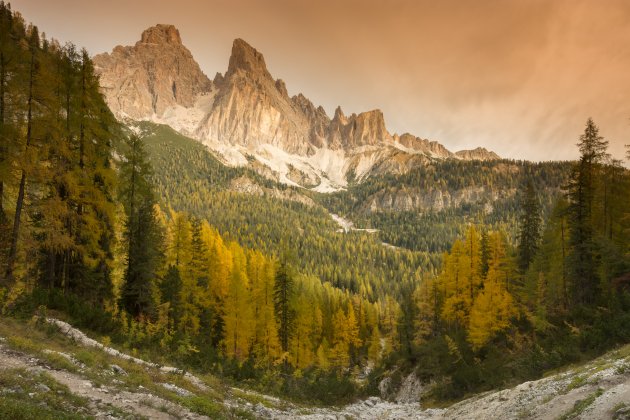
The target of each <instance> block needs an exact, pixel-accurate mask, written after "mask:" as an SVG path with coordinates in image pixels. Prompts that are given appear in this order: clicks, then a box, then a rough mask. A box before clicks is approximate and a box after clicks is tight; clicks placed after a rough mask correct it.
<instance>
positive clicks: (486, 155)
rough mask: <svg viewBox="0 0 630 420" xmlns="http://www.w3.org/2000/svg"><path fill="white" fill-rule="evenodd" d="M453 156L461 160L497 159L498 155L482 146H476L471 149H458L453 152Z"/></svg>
mask: <svg viewBox="0 0 630 420" xmlns="http://www.w3.org/2000/svg"><path fill="white" fill-rule="evenodd" d="M455 156H456V157H458V158H459V159H462V160H498V159H501V158H500V157H499V155H497V154H496V153H494V152H491V151H489V150H487V149H485V148H483V147H477V148H476V149H472V150H460V151H459V152H455Z"/></svg>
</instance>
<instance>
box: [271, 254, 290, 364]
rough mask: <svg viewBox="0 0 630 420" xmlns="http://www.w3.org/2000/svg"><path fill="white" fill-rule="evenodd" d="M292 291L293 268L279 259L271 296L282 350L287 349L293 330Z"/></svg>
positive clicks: (285, 350)
mask: <svg viewBox="0 0 630 420" xmlns="http://www.w3.org/2000/svg"><path fill="white" fill-rule="evenodd" d="M294 292H295V281H294V279H293V269H292V267H291V266H290V265H289V264H288V263H287V262H286V261H281V262H280V266H279V267H278V271H277V272H276V282H275V285H274V290H273V297H274V309H275V314H276V320H277V322H278V338H279V340H280V346H281V347H282V351H283V352H287V351H289V342H290V341H291V337H292V336H293V331H294V325H295V322H294V321H295V311H294V310H293V308H292V307H291V300H292V298H293V294H294Z"/></svg>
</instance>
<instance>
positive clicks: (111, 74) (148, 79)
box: [94, 25, 212, 120]
mask: <svg viewBox="0 0 630 420" xmlns="http://www.w3.org/2000/svg"><path fill="white" fill-rule="evenodd" d="M94 66H95V68H96V71H97V72H98V73H99V74H100V77H101V86H102V89H103V91H104V93H105V98H106V100H107V104H108V105H109V107H110V108H111V110H112V111H113V112H114V114H115V115H117V116H126V117H130V118H133V119H139V120H141V119H147V118H150V117H151V116H153V115H158V116H161V115H162V114H163V113H164V112H165V111H166V110H167V109H168V108H170V107H173V106H175V105H180V106H182V107H185V108H189V107H192V106H193V105H194V104H195V101H196V100H197V98H198V96H200V95H203V94H206V93H208V92H209V91H210V90H211V88H212V82H211V81H210V79H208V77H207V76H206V75H205V74H204V73H203V72H202V71H201V69H200V68H199V64H197V62H196V61H195V60H194V58H193V56H192V54H191V53H190V51H189V50H188V49H187V48H186V47H185V46H184V45H183V44H182V40H181V37H180V35H179V31H178V30H177V28H175V27H174V26H172V25H157V26H154V27H152V28H149V29H147V30H145V31H144V32H143V33H142V36H141V38H140V41H138V42H137V43H136V45H134V46H133V47H121V46H117V47H116V48H114V50H113V51H112V52H111V53H110V54H107V53H105V54H100V55H97V56H96V57H94Z"/></svg>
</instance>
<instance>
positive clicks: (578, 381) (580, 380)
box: [564, 375, 586, 394]
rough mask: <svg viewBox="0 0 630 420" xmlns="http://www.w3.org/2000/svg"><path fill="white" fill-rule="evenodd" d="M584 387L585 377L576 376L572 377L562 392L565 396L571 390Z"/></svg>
mask: <svg viewBox="0 0 630 420" xmlns="http://www.w3.org/2000/svg"><path fill="white" fill-rule="evenodd" d="M584 385H586V376H582V375H577V376H575V377H573V379H572V380H571V382H570V383H569V384H568V385H567V387H566V388H565V390H564V393H565V394H566V393H567V392H569V391H571V390H572V389H576V388H580V387H582V386H584Z"/></svg>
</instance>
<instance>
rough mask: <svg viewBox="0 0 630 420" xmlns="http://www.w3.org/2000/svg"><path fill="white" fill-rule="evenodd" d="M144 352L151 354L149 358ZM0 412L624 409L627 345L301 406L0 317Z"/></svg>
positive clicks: (196, 415)
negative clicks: (459, 385)
mask: <svg viewBox="0 0 630 420" xmlns="http://www.w3.org/2000/svg"><path fill="white" fill-rule="evenodd" d="M149 362H150V361H149ZM0 384H1V385H2V388H3V390H2V392H0V416H2V417H3V418H13V419H17V418H38V419H47V418H50V419H53V418H54V419H61V418H64V419H81V418H88V417H93V418H97V419H101V418H103V419H105V418H108V419H119V418H120V419H123V418H141V417H147V418H155V419H172V418H187V419H205V418H212V419H220V418H225V419H231V418H234V419H242V418H245V419H246V418H261V419H294V418H303V419H313V420H316V419H328V418H356V419H374V418H379V419H394V418H415V419H448V418H467V419H486V418H510V419H511V418H538V419H549V420H552V419H594V418H597V419H615V420H622V419H628V418H630V404H629V401H630V347H629V346H625V347H622V348H620V349H617V350H615V351H612V352H610V353H608V354H606V355H604V356H602V357H600V358H598V359H596V360H593V361H592V362H589V363H585V364H582V365H579V366H573V367H571V368H569V369H567V370H564V371H561V372H559V373H551V374H549V375H548V376H546V377H545V378H544V379H540V380H537V381H531V382H526V383H523V384H520V385H518V386H516V387H514V388H510V389H503V390H499V391H494V392H489V393H485V394H483V395H480V396H476V397H472V398H469V399H466V400H463V401H461V402H458V403H456V404H453V405H451V406H450V407H447V408H442V409H426V408H423V407H422V404H417V403H395V402H387V401H384V400H381V399H380V398H378V397H371V398H369V399H366V400H363V401H358V402H355V403H352V404H350V405H347V406H345V407H340V408H336V409H335V408H316V407H309V406H304V405H301V406H298V405H296V404H295V403H292V402H289V401H284V400H282V399H281V398H278V397H272V396H268V395H264V394H260V393H257V392H253V391H248V390H245V389H240V388H234V387H232V386H231V385H229V384H228V383H226V382H224V381H222V380H221V379H219V378H216V377H213V376H210V375H204V376H196V375H194V374H191V373H184V372H183V371H181V370H178V369H176V368H170V367H165V366H159V365H153V364H151V363H146V362H144V361H143V360H141V359H136V358H134V357H131V356H128V355H126V354H125V353H120V352H118V351H117V350H115V349H113V348H111V347H103V345H102V344H100V343H99V342H98V341H94V340H92V339H90V338H88V337H87V336H85V335H84V334H83V333H82V332H81V331H79V330H76V329H74V328H72V327H71V326H70V325H68V324H66V323H64V322H62V321H57V320H54V319H49V322H48V323H46V322H44V321H43V320H40V321H39V322H37V321H32V322H30V323H29V324H26V323H24V322H23V321H12V320H6V319H2V320H0Z"/></svg>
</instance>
